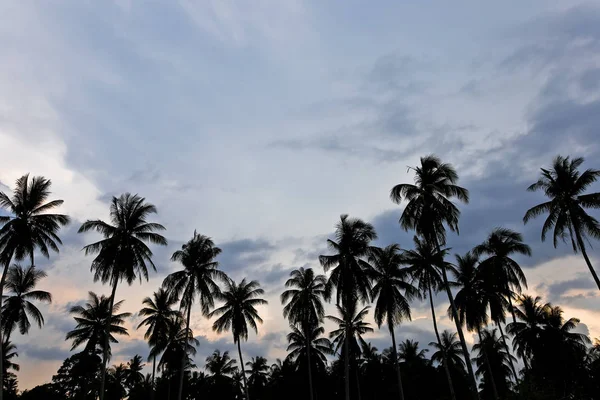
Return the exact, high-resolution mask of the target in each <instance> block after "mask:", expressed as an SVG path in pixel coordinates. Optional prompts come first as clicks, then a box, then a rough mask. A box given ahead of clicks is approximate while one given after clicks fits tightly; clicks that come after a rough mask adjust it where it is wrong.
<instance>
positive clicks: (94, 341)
mask: <svg viewBox="0 0 600 400" xmlns="http://www.w3.org/2000/svg"><path fill="white" fill-rule="evenodd" d="M88 294H89V298H88V302H87V303H86V304H85V305H83V306H81V305H77V306H73V307H71V309H70V310H69V312H70V313H71V314H74V315H75V316H74V317H73V318H74V319H75V322H77V326H75V329H73V330H72V331H70V332H69V333H67V336H66V340H73V345H72V346H71V350H74V349H75V348H77V347H79V346H80V345H81V344H83V343H86V345H85V351H86V352H88V353H93V354H95V353H96V351H97V350H98V349H99V350H100V351H102V352H103V353H104V352H106V353H107V354H110V344H108V343H107V342H106V341H105V340H104V338H105V337H107V336H108V338H109V343H118V341H117V339H116V338H115V337H114V335H125V336H128V335H129V334H128V333H127V329H126V328H124V327H123V326H122V325H123V324H124V323H125V319H126V318H128V317H130V316H131V314H130V313H121V314H114V313H115V312H118V311H119V309H120V308H121V306H122V305H123V301H119V302H116V303H115V304H114V305H113V308H112V312H113V314H112V315H111V314H110V299H109V298H107V297H105V296H100V297H98V295H97V294H96V293H94V292H89V293H88ZM109 315H111V316H110V318H109ZM107 320H108V323H107ZM107 328H108V329H107ZM107 330H108V331H109V335H107V334H106V332H107ZM107 345H108V349H105V346H107Z"/></svg>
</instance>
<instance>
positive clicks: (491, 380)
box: [477, 327, 500, 400]
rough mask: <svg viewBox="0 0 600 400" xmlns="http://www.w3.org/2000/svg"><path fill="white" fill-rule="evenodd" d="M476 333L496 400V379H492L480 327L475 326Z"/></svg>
mask: <svg viewBox="0 0 600 400" xmlns="http://www.w3.org/2000/svg"><path fill="white" fill-rule="evenodd" d="M477 335H478V336H479V344H481V351H483V357H484V359H485V365H486V368H487V370H488V374H490V383H491V384H492V391H493V392H494V398H495V399H496V400H498V399H499V398H500V397H499V396H498V389H497V388H496V380H495V379H494V373H493V372H492V365H491V364H490V359H489V358H488V355H487V351H486V350H485V347H484V346H483V343H481V329H480V328H479V327H477Z"/></svg>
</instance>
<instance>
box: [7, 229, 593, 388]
mask: <svg viewBox="0 0 600 400" xmlns="http://www.w3.org/2000/svg"><path fill="white" fill-rule="evenodd" d="M575 236H577V244H578V245H579V249H581V254H583V258H584V259H585V263H586V264H587V266H588V268H589V270H590V273H591V274H592V277H593V278H594V282H596V286H598V289H600V279H598V275H597V274H596V271H595V270H594V267H593V266H592V262H591V261H590V258H589V257H588V255H587V251H586V250H585V244H584V243H583V238H582V237H581V233H579V228H578V227H577V226H575ZM0 400H2V399H0Z"/></svg>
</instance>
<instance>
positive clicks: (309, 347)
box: [286, 326, 333, 371]
mask: <svg viewBox="0 0 600 400" xmlns="http://www.w3.org/2000/svg"><path fill="white" fill-rule="evenodd" d="M291 328H292V331H291V332H290V333H288V335H287V340H288V343H289V345H288V347H287V350H286V351H287V352H288V355H287V358H286V360H290V361H292V362H294V364H295V365H296V367H297V368H298V367H300V365H302V364H308V363H311V362H312V363H314V365H316V366H317V369H318V370H321V371H324V370H325V367H326V366H327V356H328V355H331V354H333V350H332V348H331V342H330V341H329V339H327V338H325V337H322V335H323V334H324V333H325V329H324V328H323V327H322V326H318V327H315V328H313V329H312V330H311V331H310V332H308V337H307V336H306V332H305V331H302V330H300V329H298V327H296V326H292V327H291ZM309 353H310V354H312V355H313V358H309Z"/></svg>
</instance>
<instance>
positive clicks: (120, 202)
mask: <svg viewBox="0 0 600 400" xmlns="http://www.w3.org/2000/svg"><path fill="white" fill-rule="evenodd" d="M156 212H157V211H156V207H155V206H154V205H152V204H149V203H146V199H144V198H143V197H140V196H138V195H132V194H130V193H125V194H122V195H121V196H120V197H118V198H117V197H113V198H112V201H111V204H110V223H107V222H104V221H101V220H88V221H86V222H84V223H83V224H82V225H81V227H80V228H79V233H83V232H88V231H97V232H98V233H100V234H101V235H102V236H103V237H104V238H103V239H102V240H100V241H98V242H95V243H92V244H89V245H87V246H85V247H84V248H83V249H84V250H85V254H86V255H89V254H97V255H96V257H95V258H94V261H92V267H91V270H92V272H94V281H98V280H100V281H101V282H102V283H107V282H108V283H109V284H110V285H111V286H112V293H111V296H110V305H109V314H112V309H113V305H114V301H115V294H116V292H117V285H118V284H119V282H120V281H122V280H125V281H126V282H127V283H128V284H129V285H131V284H132V283H133V282H134V281H135V280H136V279H137V278H139V279H140V282H141V281H142V278H145V279H146V280H148V265H149V266H150V267H151V268H152V269H154V270H155V271H156V267H155V265H154V263H153V262H152V251H151V250H150V248H149V247H148V246H147V244H146V243H153V244H157V245H163V246H166V245H167V240H166V239H165V238H164V237H163V236H162V235H160V234H158V233H156V232H157V231H163V230H164V229H165V228H164V226H162V225H160V224H157V223H154V222H148V220H147V218H148V216H150V215H151V214H155V213H156ZM107 321H108V320H107ZM105 342H108V337H106V338H105ZM107 351H108V345H105V346H104V354H103V355H102V378H101V381H100V382H101V383H100V400H104V383H105V380H106V363H107V361H108V353H107ZM0 400H1V399H0Z"/></svg>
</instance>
